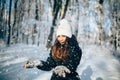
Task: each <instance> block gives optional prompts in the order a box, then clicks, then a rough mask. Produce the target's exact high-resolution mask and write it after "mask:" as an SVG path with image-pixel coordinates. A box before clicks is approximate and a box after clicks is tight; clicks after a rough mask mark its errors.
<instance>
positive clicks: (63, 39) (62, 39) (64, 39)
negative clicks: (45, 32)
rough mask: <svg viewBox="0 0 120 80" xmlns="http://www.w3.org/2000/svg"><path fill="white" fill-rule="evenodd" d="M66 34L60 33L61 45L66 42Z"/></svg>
mask: <svg viewBox="0 0 120 80" xmlns="http://www.w3.org/2000/svg"><path fill="white" fill-rule="evenodd" d="M66 38H67V37H66V36H65V35H58V37H57V39H58V41H59V43H60V44H61V45H63V44H65V42H66Z"/></svg>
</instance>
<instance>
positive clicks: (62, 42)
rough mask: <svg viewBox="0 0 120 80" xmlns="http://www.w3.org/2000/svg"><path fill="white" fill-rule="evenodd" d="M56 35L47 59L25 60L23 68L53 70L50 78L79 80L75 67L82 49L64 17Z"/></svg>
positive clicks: (53, 79)
mask: <svg viewBox="0 0 120 80" xmlns="http://www.w3.org/2000/svg"><path fill="white" fill-rule="evenodd" d="M56 35H57V38H56V40H55V42H54V45H53V46H52V48H51V51H50V55H49V57H48V58H47V60H46V61H42V60H35V61H26V62H25V64H24V68H33V67H37V68H38V69H41V70H44V71H50V70H53V74H52V77H51V80H80V78H79V76H78V73H77V72H76V69H77V66H78V65H79V63H80V60H81V56H82V51H81V49H80V47H79V45H78V42H77V40H76V38H75V36H74V35H72V33H71V27H70V24H69V23H68V21H67V20H66V19H62V20H61V21H60V25H59V26H58V29H57V32H56Z"/></svg>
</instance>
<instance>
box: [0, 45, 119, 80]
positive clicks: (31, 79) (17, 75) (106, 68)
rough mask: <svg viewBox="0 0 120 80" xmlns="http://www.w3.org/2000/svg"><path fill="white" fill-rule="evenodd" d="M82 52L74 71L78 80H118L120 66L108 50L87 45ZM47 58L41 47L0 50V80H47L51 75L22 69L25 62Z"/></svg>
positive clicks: (35, 70)
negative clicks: (77, 74) (79, 79)
mask: <svg viewBox="0 0 120 80" xmlns="http://www.w3.org/2000/svg"><path fill="white" fill-rule="evenodd" d="M81 48H82V51H83V56H82V59H81V63H80V65H79V66H78V69H77V72H78V73H79V76H80V78H81V80H120V62H119V61H118V60H117V59H116V58H115V57H114V56H112V52H111V50H110V48H109V47H106V46H98V45H95V44H91V45H87V44H86V45H82V46H81ZM48 54H49V50H48V51H47V50H46V48H45V46H44V45H41V46H40V47H37V46H32V45H25V44H17V45H12V46H10V47H4V48H0V80H50V76H51V74H52V71H49V72H46V71H41V70H38V69H37V68H33V69H24V68H23V67H22V65H23V63H24V62H25V61H26V60H29V59H30V60H31V59H33V60H34V59H40V60H46V58H47V57H48Z"/></svg>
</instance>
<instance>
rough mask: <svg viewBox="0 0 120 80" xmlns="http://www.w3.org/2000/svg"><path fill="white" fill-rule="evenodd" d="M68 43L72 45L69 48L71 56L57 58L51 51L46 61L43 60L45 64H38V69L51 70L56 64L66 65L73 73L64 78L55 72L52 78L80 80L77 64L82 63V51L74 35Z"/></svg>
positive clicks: (54, 79)
mask: <svg viewBox="0 0 120 80" xmlns="http://www.w3.org/2000/svg"><path fill="white" fill-rule="evenodd" d="M68 44H69V46H70V48H69V57H68V58H66V59H65V60H59V61H58V60H57V61H56V60H55V59H54V58H53V56H52V52H51V51H50V55H49V57H48V58H47V60H46V61H42V63H43V66H37V68H38V69H41V70H44V71H50V70H52V69H53V68H55V67H56V66H60V65H63V66H66V67H67V68H68V69H69V70H70V71H71V73H70V74H67V73H66V77H65V78H62V77H60V76H58V75H56V74H54V73H53V75H52V77H51V80H80V79H78V78H77V76H78V74H77V72H76V69H77V66H78V65H79V63H80V60H81V56H82V51H81V49H80V47H79V45H78V43H77V40H76V38H75V37H74V36H72V38H69V39H68Z"/></svg>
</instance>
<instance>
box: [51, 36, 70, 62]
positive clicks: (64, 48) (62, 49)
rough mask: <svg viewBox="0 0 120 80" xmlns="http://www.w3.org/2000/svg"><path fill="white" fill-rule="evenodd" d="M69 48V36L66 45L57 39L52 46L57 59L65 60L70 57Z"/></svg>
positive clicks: (53, 54)
mask: <svg viewBox="0 0 120 80" xmlns="http://www.w3.org/2000/svg"><path fill="white" fill-rule="evenodd" d="M68 48H69V45H68V38H66V42H65V44H64V45H61V44H60V43H59V41H58V40H57V39H56V40H55V43H54V45H53V47H52V56H53V57H54V58H55V59H56V60H63V59H65V58H67V57H68V51H69V50H68Z"/></svg>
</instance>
